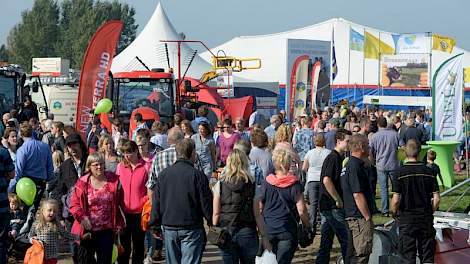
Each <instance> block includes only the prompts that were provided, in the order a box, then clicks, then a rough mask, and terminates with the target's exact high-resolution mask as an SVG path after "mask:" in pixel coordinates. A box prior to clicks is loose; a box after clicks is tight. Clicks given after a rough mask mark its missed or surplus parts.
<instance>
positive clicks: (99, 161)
mask: <svg viewBox="0 0 470 264" xmlns="http://www.w3.org/2000/svg"><path fill="white" fill-rule="evenodd" d="M85 168H86V174H85V175H83V176H82V177H81V178H80V179H78V180H77V183H75V187H74V191H73V192H72V197H71V200H70V213H71V214H72V215H73V217H74V219H75V222H74V223H73V226H72V233H73V234H76V235H79V236H80V238H81V240H80V243H79V245H78V247H77V250H76V251H75V252H74V256H73V257H74V262H75V263H79V264H82V263H84V264H85V263H111V258H112V251H113V244H114V241H115V235H116V234H117V233H119V232H120V231H121V230H122V229H123V228H124V219H123V217H122V214H121V212H120V211H121V207H122V206H123V196H124V194H123V190H122V185H121V184H120V183H119V179H118V177H117V175H116V174H114V173H112V172H105V169H104V157H103V156H102V155H101V154H100V153H98V152H95V153H93V154H91V155H90V156H88V159H87V161H86V166H85ZM95 255H96V258H95Z"/></svg>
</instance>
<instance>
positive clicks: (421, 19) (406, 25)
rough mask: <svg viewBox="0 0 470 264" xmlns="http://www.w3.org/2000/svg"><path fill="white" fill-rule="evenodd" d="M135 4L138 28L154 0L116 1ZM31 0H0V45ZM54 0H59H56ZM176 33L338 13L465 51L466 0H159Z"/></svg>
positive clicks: (237, 29) (220, 38) (201, 34)
mask: <svg viewBox="0 0 470 264" xmlns="http://www.w3.org/2000/svg"><path fill="white" fill-rule="evenodd" d="M120 1H121V2H126V3H128V4H130V5H131V6H133V7H135V9H136V16H135V18H136V22H137V24H138V25H139V29H138V31H139V32H140V30H142V28H143V27H144V26H145V24H146V23H147V21H148V19H149V18H150V16H151V15H152V13H153V11H154V9H155V7H156V6H157V2H158V1H157V0H120ZM33 2H34V0H15V1H11V0H0V3H1V4H0V5H1V9H0V17H1V18H2V19H0V44H2V43H5V42H6V39H7V36H8V32H9V31H10V29H11V28H12V27H13V26H14V25H15V24H16V23H18V22H19V21H20V19H21V12H22V11H24V10H26V9H30V8H31V7H32V5H33ZM59 2H60V1H59ZM161 2H162V4H163V7H164V9H165V11H166V13H167V15H168V17H169V19H170V21H171V22H172V23H173V25H174V26H175V28H176V29H177V30H178V32H184V33H185V35H186V39H191V40H202V41H203V42H205V43H206V44H207V45H208V46H209V47H214V46H216V45H219V44H222V43H224V42H226V41H228V40H230V39H232V38H233V37H237V36H247V35H257V34H268V33H276V32H281V31H285V30H290V29H295V28H299V27H304V26H308V25H312V24H315V23H318V22H322V21H325V20H328V19H330V18H334V17H342V18H345V19H347V20H350V21H353V22H355V23H358V24H363V25H367V26H370V27H374V28H377V29H381V30H384V31H390V32H397V33H413V32H434V33H439V34H442V35H446V36H451V37H454V38H455V39H456V40H457V46H459V47H461V48H464V49H466V50H469V51H470V15H468V10H470V1H469V0H446V1H443V0H387V1H385V0H282V1H281V0H232V1H229V0H162V1H161Z"/></svg>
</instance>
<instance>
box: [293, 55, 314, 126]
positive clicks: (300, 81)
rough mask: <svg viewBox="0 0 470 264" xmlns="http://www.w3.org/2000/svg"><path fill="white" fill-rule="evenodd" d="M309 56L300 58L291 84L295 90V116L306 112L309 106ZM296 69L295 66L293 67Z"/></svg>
mask: <svg viewBox="0 0 470 264" xmlns="http://www.w3.org/2000/svg"><path fill="white" fill-rule="evenodd" d="M309 62H310V60H309V58H308V57H306V58H304V59H303V60H300V61H299V63H298V64H297V65H296V66H297V67H295V73H294V74H293V75H292V77H294V76H295V78H294V79H293V81H292V82H291V85H292V87H293V90H294V95H295V96H294V118H296V117H298V116H300V115H302V114H306V108H307V83H308V66H309ZM293 69H294V68H293Z"/></svg>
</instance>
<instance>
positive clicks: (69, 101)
mask: <svg viewBox="0 0 470 264" xmlns="http://www.w3.org/2000/svg"><path fill="white" fill-rule="evenodd" d="M43 88H44V94H45V96H46V102H47V105H48V107H49V113H52V114H54V121H61V122H63V123H64V124H65V125H73V124H74V122H75V113H76V111H77V98H78V86H76V85H63V84H60V85H59V84H50V85H44V84H43ZM32 99H33V101H34V102H35V103H36V104H37V105H38V107H43V106H44V103H43V102H44V100H43V98H42V93H41V92H38V93H33V94H32ZM44 118H46V116H45V113H40V116H39V119H40V120H42V119H44Z"/></svg>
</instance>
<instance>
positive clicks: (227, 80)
mask: <svg viewBox="0 0 470 264" xmlns="http://www.w3.org/2000/svg"><path fill="white" fill-rule="evenodd" d="M217 74H219V76H217V78H216V79H215V81H216V86H217V88H219V89H218V90H217V93H219V94H220V96H222V97H234V96H235V90H234V86H233V79H234V77H233V75H232V74H231V73H229V72H228V71H227V70H218V71H217ZM221 88H225V89H221Z"/></svg>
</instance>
